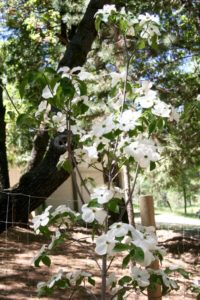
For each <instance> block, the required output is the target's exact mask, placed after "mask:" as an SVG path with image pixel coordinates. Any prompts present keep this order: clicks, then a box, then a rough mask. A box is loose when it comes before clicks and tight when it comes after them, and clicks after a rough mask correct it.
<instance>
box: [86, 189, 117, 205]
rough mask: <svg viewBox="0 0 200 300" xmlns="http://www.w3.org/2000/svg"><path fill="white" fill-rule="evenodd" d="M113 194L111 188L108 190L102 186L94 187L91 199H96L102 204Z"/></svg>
mask: <svg viewBox="0 0 200 300" xmlns="http://www.w3.org/2000/svg"><path fill="white" fill-rule="evenodd" d="M113 196H114V192H113V191H112V190H108V189H107V187H105V186H102V187H98V188H95V189H94V191H93V193H92V194H91V199H97V201H98V203H99V204H104V203H107V202H108V201H109V200H110V199H112V198H113Z"/></svg>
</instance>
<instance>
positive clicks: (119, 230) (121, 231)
mask: <svg viewBox="0 0 200 300" xmlns="http://www.w3.org/2000/svg"><path fill="white" fill-rule="evenodd" d="M109 228H110V230H109V232H110V235H113V236H114V237H123V236H125V235H127V234H128V232H129V231H131V230H132V229H133V226H131V225H130V224H126V223H122V222H118V223H113V224H112V225H111V226H110V227H109Z"/></svg>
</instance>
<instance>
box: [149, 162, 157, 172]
mask: <svg viewBox="0 0 200 300" xmlns="http://www.w3.org/2000/svg"><path fill="white" fill-rule="evenodd" d="M155 168H156V163H155V161H150V171H153V170H154V169H155Z"/></svg>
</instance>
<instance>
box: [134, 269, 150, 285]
mask: <svg viewBox="0 0 200 300" xmlns="http://www.w3.org/2000/svg"><path fill="white" fill-rule="evenodd" d="M130 273H131V274H130V275H131V277H132V278H133V280H134V281H136V282H137V284H138V285H139V286H140V287H147V286H148V285H149V284H150V281H149V278H150V274H149V273H148V271H147V270H143V269H141V268H138V267H136V266H134V267H132V268H131V272H130Z"/></svg>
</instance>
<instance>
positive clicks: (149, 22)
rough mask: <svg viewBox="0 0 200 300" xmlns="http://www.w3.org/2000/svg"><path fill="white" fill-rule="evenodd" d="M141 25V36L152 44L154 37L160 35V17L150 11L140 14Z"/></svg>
mask: <svg viewBox="0 0 200 300" xmlns="http://www.w3.org/2000/svg"><path fill="white" fill-rule="evenodd" d="M138 20H139V25H140V26H141V28H142V32H141V38H143V39H146V40H147V41H148V44H149V45H151V44H152V38H153V37H154V36H155V37H157V36H159V35H160V30H159V26H160V24H159V18H158V17H157V16H153V15H150V14H148V13H146V14H144V15H139V17H138Z"/></svg>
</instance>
